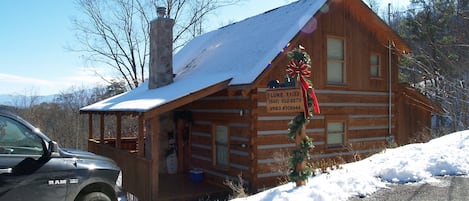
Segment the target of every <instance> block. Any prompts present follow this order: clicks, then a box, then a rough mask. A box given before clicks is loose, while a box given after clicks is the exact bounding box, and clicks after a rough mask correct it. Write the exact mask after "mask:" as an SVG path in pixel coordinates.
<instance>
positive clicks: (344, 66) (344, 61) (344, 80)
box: [326, 35, 347, 86]
mask: <svg viewBox="0 0 469 201" xmlns="http://www.w3.org/2000/svg"><path fill="white" fill-rule="evenodd" d="M329 39H333V40H340V41H342V48H343V49H342V54H343V58H342V60H338V59H333V58H330V57H329ZM329 62H333V63H340V64H342V82H335V81H330V80H329ZM326 82H327V85H330V86H344V85H346V84H347V41H346V40H345V37H340V36H333V35H328V36H327V37H326Z"/></svg>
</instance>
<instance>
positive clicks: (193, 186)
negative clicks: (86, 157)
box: [88, 138, 229, 201]
mask: <svg viewBox="0 0 469 201" xmlns="http://www.w3.org/2000/svg"><path fill="white" fill-rule="evenodd" d="M135 140H136V139H135ZM131 141H132V140H131V139H125V140H124V139H123V141H122V142H125V143H123V146H122V148H124V147H125V148H129V150H122V149H116V148H115V147H113V146H110V145H113V143H114V142H115V139H110V138H107V139H105V141H104V143H102V144H101V143H100V142H99V140H96V139H90V140H89V142H88V145H89V151H91V152H94V153H96V154H99V155H102V156H106V157H109V158H111V159H113V160H114V161H116V163H117V164H118V165H119V167H120V168H121V169H122V172H123V181H124V182H123V185H124V189H125V190H126V191H128V192H131V193H132V194H134V195H135V196H137V198H138V199H139V200H144V201H145V200H151V197H150V196H151V181H152V178H151V177H149V175H150V173H151V167H152V166H151V160H148V159H145V158H143V157H140V156H138V154H137V151H136V150H135V149H133V148H135V147H136V145H130V143H129V142H131ZM158 183H159V186H158V200H163V201H178V200H181V201H182V200H200V199H202V200H207V199H209V198H220V199H221V198H224V197H226V196H227V195H228V193H229V190H228V189H227V188H226V187H225V186H221V185H220V184H215V183H211V182H210V181H207V180H206V179H205V180H204V181H202V182H194V181H192V179H191V177H190V175H189V174H185V173H178V174H166V173H160V174H159V175H158ZM221 200H223V199H221Z"/></svg>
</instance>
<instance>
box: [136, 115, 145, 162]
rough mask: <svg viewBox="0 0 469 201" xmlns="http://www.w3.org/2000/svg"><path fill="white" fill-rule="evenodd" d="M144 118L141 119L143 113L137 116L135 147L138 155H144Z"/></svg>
mask: <svg viewBox="0 0 469 201" xmlns="http://www.w3.org/2000/svg"><path fill="white" fill-rule="evenodd" d="M144 122H145V119H143V115H139V116H138V137H137V140H138V142H137V145H138V147H137V149H138V156H140V157H145V134H144V131H145V130H144V126H145V123H144Z"/></svg>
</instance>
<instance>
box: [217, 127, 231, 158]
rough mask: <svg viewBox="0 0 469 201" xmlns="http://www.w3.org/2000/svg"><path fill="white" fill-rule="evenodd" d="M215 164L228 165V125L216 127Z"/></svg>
mask: <svg viewBox="0 0 469 201" xmlns="http://www.w3.org/2000/svg"><path fill="white" fill-rule="evenodd" d="M215 150H216V153H215V164H216V165H221V166H227V165H228V127H227V126H216V127H215Z"/></svg>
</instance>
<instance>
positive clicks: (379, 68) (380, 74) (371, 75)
mask: <svg viewBox="0 0 469 201" xmlns="http://www.w3.org/2000/svg"><path fill="white" fill-rule="evenodd" d="M373 56H377V57H378V64H373V63H372V62H371V58H372V57H373ZM369 62H370V68H369V69H370V74H369V76H370V78H382V77H383V74H382V72H383V71H382V66H383V65H382V56H381V54H379V53H376V52H372V53H370V60H369ZM373 67H376V69H377V72H378V74H377V75H373V74H372V72H373V71H372V68H373Z"/></svg>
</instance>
